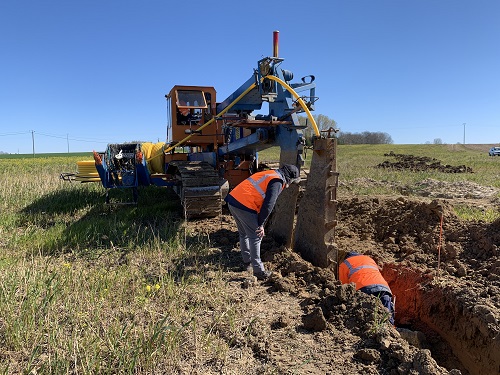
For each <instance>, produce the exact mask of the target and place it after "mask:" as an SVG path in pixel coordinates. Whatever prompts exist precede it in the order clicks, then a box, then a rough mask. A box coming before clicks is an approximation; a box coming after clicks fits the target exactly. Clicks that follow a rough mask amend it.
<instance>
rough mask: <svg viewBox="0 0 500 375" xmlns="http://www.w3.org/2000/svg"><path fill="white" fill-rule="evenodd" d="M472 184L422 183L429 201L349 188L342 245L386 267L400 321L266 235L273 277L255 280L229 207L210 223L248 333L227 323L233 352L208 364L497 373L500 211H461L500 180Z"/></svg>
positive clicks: (289, 370) (491, 194) (342, 209)
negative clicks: (489, 219) (471, 217)
mask: <svg viewBox="0 0 500 375" xmlns="http://www.w3.org/2000/svg"><path fill="white" fill-rule="evenodd" d="M365 182H367V181H365ZM368 183H369V181H368ZM373 183H379V182H373ZM475 188H477V189H475V191H476V194H474V195H470V194H469V195H467V194H463V192H464V191H469V192H470V191H471V186H470V184H469V183H463V185H460V184H458V185H457V184H445V183H442V182H439V183H438V182H433V181H431V180H429V181H427V182H426V183H423V184H422V186H420V187H419V189H417V190H419V191H422V192H424V193H423V194H421V195H422V197H421V198H408V197H405V196H400V197H394V196H391V197H386V196H377V197H350V196H347V195H345V193H344V194H343V192H344V191H348V189H342V186H341V188H340V195H339V207H338V222H339V224H338V226H337V230H336V243H337V246H338V247H339V248H340V249H345V250H353V251H358V252H362V253H365V254H368V255H370V256H372V257H373V258H374V259H375V260H376V261H377V263H378V264H379V266H381V267H382V268H383V274H384V276H385V278H386V279H387V281H388V282H389V284H390V286H391V288H392V290H393V292H394V294H395V296H396V326H397V327H398V330H396V329H394V328H393V327H392V326H391V325H390V324H388V323H386V322H385V318H386V317H385V316H384V313H383V312H384V310H383V309H382V307H381V304H380V303H379V301H378V300H377V299H376V298H375V297H372V296H367V295H365V294H363V293H359V292H356V291H355V290H354V289H353V287H352V286H351V285H341V284H340V283H339V282H338V281H337V280H336V278H335V274H334V270H332V269H322V268H318V267H314V266H313V265H311V264H310V263H308V262H306V261H304V260H303V259H302V258H301V257H300V256H299V255H298V254H297V253H295V252H294V251H293V250H291V249H289V248H286V247H279V246H278V245H276V244H275V243H274V241H273V240H271V239H270V238H267V237H266V238H265V240H264V242H263V246H262V250H263V255H262V257H263V260H264V261H265V264H266V266H267V268H269V269H270V270H272V271H273V272H274V276H273V277H272V278H271V279H270V280H269V281H267V282H259V281H256V280H255V279H254V278H253V276H251V275H250V273H248V272H241V271H239V270H238V267H239V265H240V261H241V259H240V256H239V250H238V245H237V242H238V236H237V232H236V229H235V226H234V222H233V220H232V218H231V216H230V215H229V214H228V213H227V212H224V214H223V216H222V218H217V219H213V220H204V221H203V226H202V227H203V229H202V230H203V232H205V233H207V234H208V235H209V237H210V239H211V241H212V244H213V251H214V253H216V254H218V255H219V259H221V260H223V264H224V267H225V270H226V271H227V272H225V273H224V277H225V279H226V280H227V288H228V293H230V295H231V296H232V298H234V303H235V304H237V305H238V311H239V314H240V316H239V318H240V319H241V320H242V321H245V322H247V325H246V329H245V330H243V331H242V332H241V335H234V334H227V337H225V336H224V334H225V330H224V328H223V327H220V331H221V335H222V337H225V339H226V341H227V343H228V344H229V346H230V353H229V356H230V358H231V360H230V361H227V362H226V363H225V364H223V365H222V366H221V367H218V368H217V370H215V369H212V370H213V371H212V370H210V371H208V370H207V373H223V374H270V373H278V374H459V373H460V372H461V373H462V374H481V375H483V374H485V375H489V374H495V375H497V374H499V373H500V325H499V322H500V249H499V246H500V220H497V221H495V222H493V223H484V222H464V221H462V220H460V219H459V218H458V217H457V216H456V215H455V213H454V211H453V206H454V204H457V203H463V201H464V200H466V201H467V202H468V203H469V204H470V205H473V206H483V207H488V206H489V207H491V206H497V205H498V202H497V200H496V198H495V196H496V191H495V190H494V189H493V190H492V189H490V188H484V189H483V188H482V187H479V186H475ZM439 191H442V192H443V193H444V192H446V197H442V196H441V195H440V193H439ZM436 196H438V197H441V198H438V199H436V198H435V197H436ZM441 219H442V221H441ZM199 224H200V223H199V222H198V223H193V228H194V227H200V225H199ZM214 266H215V265H214ZM227 332H230V330H229V329H228V330H227Z"/></svg>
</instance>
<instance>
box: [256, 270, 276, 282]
mask: <svg viewBox="0 0 500 375" xmlns="http://www.w3.org/2000/svg"><path fill="white" fill-rule="evenodd" d="M272 274H273V273H272V272H271V271H262V272H258V273H255V274H254V276H255V277H256V278H257V280H260V281H266V280H267V279H269V277H270V276H271V275H272Z"/></svg>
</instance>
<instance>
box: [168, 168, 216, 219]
mask: <svg viewBox="0 0 500 375" xmlns="http://www.w3.org/2000/svg"><path fill="white" fill-rule="evenodd" d="M169 167H174V168H176V176H177V178H178V179H179V180H180V182H181V184H180V186H177V187H176V188H175V190H176V193H177V194H178V195H179V197H180V198H181V203H182V206H183V208H184V216H185V218H186V219H191V218H198V217H215V216H218V215H220V213H221V210H222V197H223V195H222V188H221V179H220V177H219V175H218V174H217V172H216V170H215V169H214V168H213V167H212V166H211V165H210V164H209V163H207V162H202V161H173V162H171V163H170V166H169Z"/></svg>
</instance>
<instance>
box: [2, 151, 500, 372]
mask: <svg viewBox="0 0 500 375" xmlns="http://www.w3.org/2000/svg"><path fill="white" fill-rule="evenodd" d="M390 151H394V152H395V153H403V154H413V155H425V156H432V157H435V158H436V159H439V160H440V161H441V162H442V163H449V164H452V165H460V164H466V165H467V166H470V167H471V168H472V169H473V170H474V173H472V174H454V175H450V174H445V173H438V172H432V173H431V172H428V173H412V172H394V171H390V170H383V169H378V168H375V166H376V165H377V164H378V163H380V162H382V161H384V160H386V159H387V158H386V157H385V156H384V153H387V152H390ZM311 154H312V152H311V151H308V158H307V160H306V165H307V164H308V163H309V162H310V157H311ZM278 157H279V152H278V151H277V150H276V149H270V150H266V151H265V152H262V153H261V160H277V159H278ZM337 157H338V170H339V172H340V179H341V181H346V182H349V181H356V179H360V178H371V179H374V180H377V181H389V182H390V181H394V182H399V183H404V184H408V185H411V184H415V183H416V182H418V181H422V180H423V179H426V178H434V179H439V180H444V181H450V182H453V181H458V180H467V181H471V182H476V183H478V184H481V185H484V186H494V187H498V188H500V182H499V179H498V175H499V173H500V158H490V157H488V155H487V153H484V152H479V151H474V150H469V149H466V148H460V147H455V148H451V150H450V146H446V145H421V146H418V145H415V146H398V145H377V146H340V147H339V148H338V155H337ZM90 159H91V155H90V153H89V154H84V155H60V154H59V155H51V156H47V157H36V158H32V157H29V156H28V157H24V158H14V157H5V156H4V157H1V158H0V373H9V374H17V373H26V374H27V373H30V372H32V373H35V372H36V373H38V374H61V373H81V374H97V373H99V374H101V373H104V374H106V373H109V374H111V373H113V374H115V373H121V374H126V373H134V374H136V373H155V372H156V373H175V372H179V368H181V367H182V366H184V368H188V369H189V368H191V369H192V368H194V366H196V364H198V365H200V366H202V365H203V364H209V363H211V364H215V365H213V366H214V368H216V367H217V365H216V364H223V363H225V362H226V361H230V360H231V358H230V357H229V354H228V353H229V351H230V347H231V345H232V342H233V341H232V339H231V337H236V336H237V335H238V334H241V332H246V331H245V330H244V329H243V328H242V322H241V319H240V318H239V315H238V305H237V301H235V299H234V298H235V297H234V296H232V295H228V294H227V292H225V291H227V289H226V288H225V282H224V280H223V278H222V277H221V275H222V273H223V271H224V267H223V264H222V259H221V256H222V255H221V254H220V251H218V250H217V249H213V248H211V246H210V238H209V236H208V235H206V234H204V233H203V228H202V227H203V225H202V224H201V225H198V227H199V228H198V229H194V228H195V227H194V226H189V225H186V224H185V223H184V222H183V220H182V217H181V212H182V210H181V207H180V204H179V201H178V199H177V197H176V196H175V194H173V193H172V192H170V191H169V190H166V189H163V188H157V187H150V188H145V189H140V204H139V205H138V206H117V207H107V206H105V205H104V190H103V188H102V186H101V185H100V184H99V183H89V184H80V183H69V182H65V181H62V180H61V179H60V178H59V175H60V173H61V172H75V171H76V162H77V161H79V160H90ZM388 186H390V185H388ZM340 189H342V188H340ZM119 193H120V192H119V191H113V194H119ZM351 193H356V194H374V193H388V194H395V193H397V191H394V190H392V189H391V188H390V187H383V188H377V187H362V186H360V187H359V188H358V189H357V190H356V191H353V192H351ZM457 212H459V213H460V215H461V217H464V218H466V219H467V220H487V221H492V220H494V219H495V218H496V217H498V210H497V209H495V208H486V209H483V208H480V207H473V206H468V205H462V206H459V207H457ZM207 262H211V264H212V267H211V268H210V270H208V269H207V268H206V267H205V266H204V265H205V264H206V263H207ZM247 329H248V328H247ZM186 366H187V367H186ZM189 366H191V367H189Z"/></svg>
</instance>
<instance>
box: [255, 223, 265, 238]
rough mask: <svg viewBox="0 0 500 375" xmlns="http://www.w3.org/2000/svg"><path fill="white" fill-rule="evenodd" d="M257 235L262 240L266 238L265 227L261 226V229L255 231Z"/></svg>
mask: <svg viewBox="0 0 500 375" xmlns="http://www.w3.org/2000/svg"><path fill="white" fill-rule="evenodd" d="M255 234H257V237H259V238H262V237H264V234H265V233H264V226H263V225H261V226H260V227H257V229H256V230H255Z"/></svg>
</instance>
